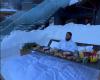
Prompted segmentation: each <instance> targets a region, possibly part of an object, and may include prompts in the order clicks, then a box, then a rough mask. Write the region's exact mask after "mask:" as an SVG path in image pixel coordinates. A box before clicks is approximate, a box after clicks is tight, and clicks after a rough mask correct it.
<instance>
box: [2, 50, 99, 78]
mask: <svg viewBox="0 0 100 80" xmlns="http://www.w3.org/2000/svg"><path fill="white" fill-rule="evenodd" d="M1 73H2V75H3V77H4V78H5V80H98V76H99V73H100V70H96V69H93V68H89V67H86V66H83V65H80V64H77V63H73V62H70V61H67V60H66V61H65V60H62V59H59V58H56V57H51V56H47V55H41V54H39V53H37V52H33V53H31V54H28V55H24V56H19V57H14V58H9V59H6V60H2V62H1ZM91 76H92V77H91Z"/></svg>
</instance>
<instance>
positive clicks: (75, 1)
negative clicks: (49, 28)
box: [69, 0, 79, 5]
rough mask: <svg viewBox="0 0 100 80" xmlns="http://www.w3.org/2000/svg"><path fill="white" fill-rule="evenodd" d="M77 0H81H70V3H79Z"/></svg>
mask: <svg viewBox="0 0 100 80" xmlns="http://www.w3.org/2000/svg"><path fill="white" fill-rule="evenodd" d="M77 2H79V0H70V3H69V5H73V4H75V3H77Z"/></svg>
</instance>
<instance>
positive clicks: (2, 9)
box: [0, 8, 17, 12]
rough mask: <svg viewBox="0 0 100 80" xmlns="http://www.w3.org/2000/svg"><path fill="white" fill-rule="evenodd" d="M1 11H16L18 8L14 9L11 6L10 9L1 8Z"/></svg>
mask: <svg viewBox="0 0 100 80" xmlns="http://www.w3.org/2000/svg"><path fill="white" fill-rule="evenodd" d="M0 11H4V12H5V11H7V12H11V11H15V12H16V11H17V10H16V9H13V8H12V9H11V8H10V9H7V8H1V9H0Z"/></svg>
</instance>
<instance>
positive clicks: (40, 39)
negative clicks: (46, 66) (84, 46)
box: [1, 23, 100, 58]
mask: <svg viewBox="0 0 100 80" xmlns="http://www.w3.org/2000/svg"><path fill="white" fill-rule="evenodd" d="M68 31H70V32H72V33H73V41H75V42H80V43H88V44H96V45H100V39H99V35H100V25H82V24H73V23H69V24H66V25H64V26H61V25H59V26H58V25H55V26H54V25H50V26H49V27H47V28H46V29H44V30H33V31H31V32H25V31H13V32H11V34H10V35H9V36H6V37H5V38H4V39H3V40H2V42H1V57H2V58H5V57H12V56H16V55H20V49H21V47H22V46H23V44H24V43H28V42H36V43H38V44H40V45H45V46H47V45H48V42H49V41H50V39H58V40H62V39H64V38H65V34H66V32H68Z"/></svg>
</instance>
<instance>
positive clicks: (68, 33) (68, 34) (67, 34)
mask: <svg viewBox="0 0 100 80" xmlns="http://www.w3.org/2000/svg"><path fill="white" fill-rule="evenodd" d="M71 38H72V33H71V32H67V33H66V37H65V40H66V41H69V40H71Z"/></svg>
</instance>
